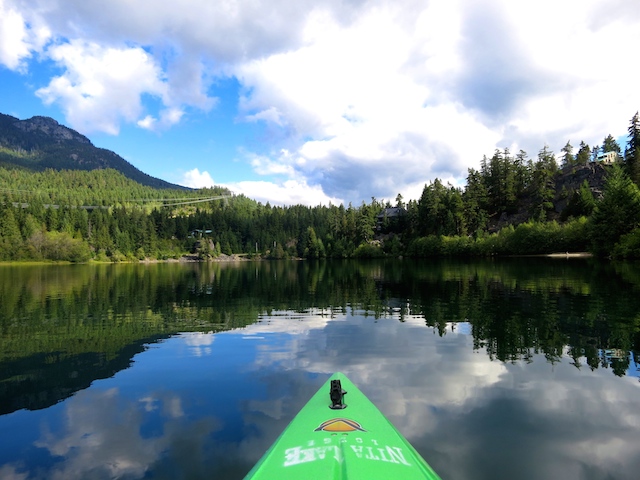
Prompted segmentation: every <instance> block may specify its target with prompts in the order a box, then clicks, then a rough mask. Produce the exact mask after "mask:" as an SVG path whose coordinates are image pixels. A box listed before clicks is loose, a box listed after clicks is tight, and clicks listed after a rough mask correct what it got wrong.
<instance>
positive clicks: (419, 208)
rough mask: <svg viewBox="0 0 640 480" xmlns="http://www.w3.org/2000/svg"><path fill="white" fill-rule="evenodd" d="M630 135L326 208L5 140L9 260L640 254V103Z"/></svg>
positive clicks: (0, 244) (2, 226)
mask: <svg viewBox="0 0 640 480" xmlns="http://www.w3.org/2000/svg"><path fill="white" fill-rule="evenodd" d="M628 134H629V135H628V141H627V144H626V145H625V149H624V152H623V151H622V149H621V147H620V145H618V143H617V142H616V140H615V139H614V137H613V136H612V135H608V136H606V137H605V138H604V140H603V143H602V145H596V146H593V147H590V146H589V145H587V144H585V143H584V142H581V143H580V145H579V147H578V149H577V151H574V147H573V146H572V145H571V143H570V142H567V143H566V145H565V146H564V147H563V148H562V152H563V153H562V156H561V158H560V159H557V158H556V156H555V155H554V154H553V153H552V151H551V150H550V148H549V147H548V146H544V147H543V148H542V149H541V150H540V151H539V152H538V154H537V156H536V157H535V158H530V157H529V156H528V154H527V153H526V152H524V151H519V152H518V153H516V154H515V155H514V154H512V153H511V152H510V151H509V150H508V149H503V150H496V151H495V152H494V154H493V156H491V157H490V158H488V157H484V158H483V159H482V161H481V163H480V168H479V169H478V170H476V169H469V171H468V176H467V184H466V186H465V188H457V187H454V186H452V185H450V184H447V185H445V184H443V183H442V182H441V181H440V180H438V179H435V180H434V181H432V182H430V183H428V184H426V185H425V187H424V190H423V192H422V195H421V197H420V198H419V199H417V200H411V201H409V202H406V203H405V202H404V200H403V198H402V196H401V195H400V194H399V195H398V196H397V197H396V199H395V202H393V203H392V202H390V201H380V200H377V199H376V198H372V199H371V201H370V202H369V203H366V202H363V203H362V204H361V205H358V206H354V205H351V204H349V205H348V206H344V205H339V206H336V205H328V206H325V205H321V206H315V207H306V206H301V205H295V206H288V207H279V206H271V205H270V204H269V203H267V204H266V205H263V204H261V203H259V202H255V201H253V200H251V199H249V198H247V197H244V196H242V195H233V194H231V192H228V191H226V190H224V189H220V188H214V189H206V190H185V189H156V188H153V187H150V186H143V185H141V184H139V183H137V182H135V181H133V180H131V179H129V178H127V177H125V176H124V175H123V174H122V173H121V172H118V171H116V170H113V169H105V170H90V171H81V170H64V169H62V170H53V169H48V170H45V171H42V172H34V171H33V170H32V169H28V168H27V167H25V161H24V158H22V157H28V156H29V155H30V154H29V152H27V151H25V150H15V149H11V148H8V147H6V146H4V147H0V148H1V151H0V153H1V154H2V159H3V162H2V166H0V260H3V261H13V260H66V261H72V262H85V261H88V260H91V259H94V260H98V261H116V262H117V261H136V260H143V259H167V258H178V257H180V256H183V255H185V254H192V255H197V256H198V257H199V258H200V259H210V258H215V257H219V256H221V255H231V254H244V255H247V256H259V257H261V258H291V257H295V258H323V257H333V258H349V257H378V256H399V255H404V256H415V257H428V256H443V255H455V256H489V255H514V254H516V255H522V254H542V253H552V252H575V251H590V252H593V253H594V254H596V255H598V256H604V257H639V256H640V189H639V187H638V185H639V184H640V118H639V116H638V113H636V114H635V115H634V116H633V118H632V119H631V121H630V124H629V129H628ZM606 154H609V155H606ZM16 158H22V160H23V161H21V162H18V161H15V162H12V159H16ZM603 158H606V159H607V161H602V159H603Z"/></svg>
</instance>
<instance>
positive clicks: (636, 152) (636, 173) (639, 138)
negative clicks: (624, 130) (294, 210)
mask: <svg viewBox="0 0 640 480" xmlns="http://www.w3.org/2000/svg"><path fill="white" fill-rule="evenodd" d="M628 132H629V140H628V141H627V146H626V148H625V150H624V163H625V170H626V172H627V174H628V175H629V176H630V177H631V180H633V181H634V182H635V184H636V185H640V117H639V116H638V112H636V114H635V115H634V116H633V118H632V119H631V121H630V122H629V130H628Z"/></svg>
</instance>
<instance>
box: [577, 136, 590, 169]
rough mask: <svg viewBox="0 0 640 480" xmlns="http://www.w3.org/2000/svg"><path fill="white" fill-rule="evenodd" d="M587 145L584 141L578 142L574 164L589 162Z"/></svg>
mask: <svg viewBox="0 0 640 480" xmlns="http://www.w3.org/2000/svg"><path fill="white" fill-rule="evenodd" d="M590 152H591V150H590V149H589V145H587V144H586V143H584V142H580V148H579V149H578V154H577V155H576V164H577V165H587V164H588V163H589V158H590Z"/></svg>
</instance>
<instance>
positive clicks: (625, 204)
mask: <svg viewBox="0 0 640 480" xmlns="http://www.w3.org/2000/svg"><path fill="white" fill-rule="evenodd" d="M638 226H640V190H639V189H638V187H637V186H636V185H635V184H634V183H633V182H632V181H631V179H630V178H629V177H628V176H627V175H626V174H625V173H624V172H623V170H622V169H621V168H620V167H618V166H614V168H613V170H612V171H611V173H610V174H609V176H608V177H607V183H606V184H605V188H604V194H603V197H602V200H600V202H598V204H597V205H596V208H595V210H594V212H593V215H592V217H591V239H592V242H593V251H594V253H595V254H597V255H600V256H609V255H611V254H612V252H613V249H614V246H615V244H616V243H617V242H618V240H619V239H620V237H621V236H622V235H624V234H627V233H629V232H631V231H632V230H633V229H635V228H637V227H638Z"/></svg>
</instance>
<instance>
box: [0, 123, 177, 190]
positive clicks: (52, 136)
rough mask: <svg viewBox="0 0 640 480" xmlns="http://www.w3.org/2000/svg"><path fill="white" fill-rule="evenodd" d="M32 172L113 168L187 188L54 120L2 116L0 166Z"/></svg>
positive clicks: (150, 182) (148, 181)
mask: <svg viewBox="0 0 640 480" xmlns="http://www.w3.org/2000/svg"><path fill="white" fill-rule="evenodd" d="M2 165H4V166H7V165H15V166H19V167H22V168H26V169H28V170H34V171H42V170H45V169H48V168H51V169H54V170H99V169H107V168H112V169H114V170H117V171H119V172H121V173H122V174H123V175H124V176H126V177H127V178H130V179H131V180H134V181H136V182H138V183H140V184H142V185H146V186H149V187H153V188H179V189H185V190H189V189H188V188H187V187H183V186H180V185H175V184H172V183H169V182H165V181H164V180H161V179H159V178H155V177H152V176H150V175H147V174H146V173H144V172H141V171H140V170H138V169H137V168H136V167H134V166H133V165H131V164H130V163H129V162H127V161H126V160H125V159H124V158H122V157H120V156H119V155H117V154H115V153H113V152H112V151H110V150H106V149H104V148H98V147H96V146H94V145H93V144H92V143H91V141H90V140H89V139H88V138H87V137H85V136H84V135H81V134H80V133H78V132H76V131H75V130H72V129H70V128H68V127H65V126H64V125H60V124H59V123H58V122H56V121H55V120H54V119H53V118H49V117H41V116H36V117H32V118H30V119H28V120H20V119H18V118H15V117H12V116H10V115H4V114H2V113H0V166H2Z"/></svg>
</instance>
